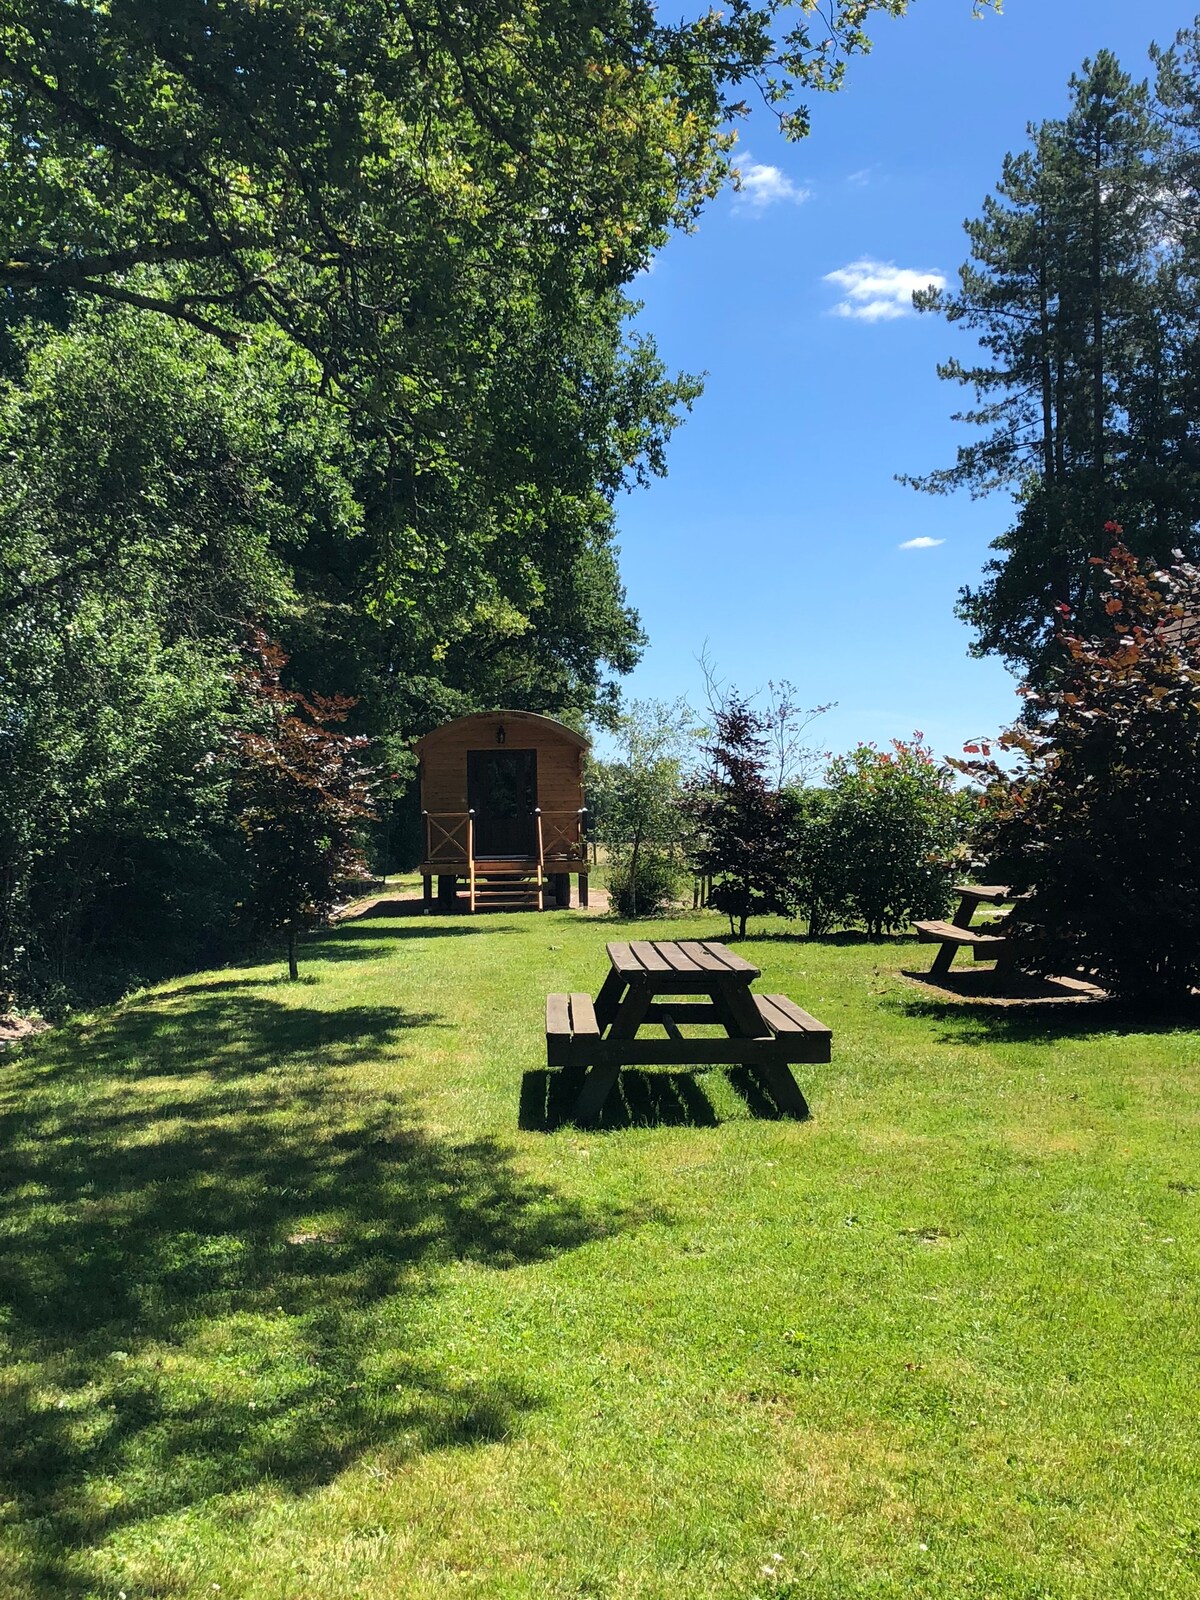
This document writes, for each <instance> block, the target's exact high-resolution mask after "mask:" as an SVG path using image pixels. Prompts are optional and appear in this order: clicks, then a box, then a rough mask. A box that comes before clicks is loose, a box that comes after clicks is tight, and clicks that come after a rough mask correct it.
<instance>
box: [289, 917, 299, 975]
mask: <svg viewBox="0 0 1200 1600" xmlns="http://www.w3.org/2000/svg"><path fill="white" fill-rule="evenodd" d="M299 976H300V968H299V967H298V966H297V965H296V930H295V928H289V929H288V977H289V978H290V979H291V980H292V982H293V983H294V982H295V981H296V979H297V978H298V977H299Z"/></svg>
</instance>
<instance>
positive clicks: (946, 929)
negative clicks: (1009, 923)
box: [916, 883, 1013, 977]
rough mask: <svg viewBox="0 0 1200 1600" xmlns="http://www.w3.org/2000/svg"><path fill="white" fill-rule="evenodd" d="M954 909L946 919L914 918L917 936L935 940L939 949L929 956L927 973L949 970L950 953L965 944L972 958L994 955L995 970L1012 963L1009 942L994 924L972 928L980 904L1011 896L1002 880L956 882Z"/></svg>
mask: <svg viewBox="0 0 1200 1600" xmlns="http://www.w3.org/2000/svg"><path fill="white" fill-rule="evenodd" d="M954 892H955V894H956V895H957V896H958V910H957V911H956V912H955V913H954V917H953V920H952V921H950V922H918V923H917V924H916V929H917V937H918V938H919V939H920V940H921V941H922V943H925V944H938V945H940V946H941V949H940V950H939V951H938V953H937V955H936V956H934V958H933V965H932V966H931V967H930V969H929V972H930V976H931V977H935V976H936V977H941V976H942V975H943V974H944V973H947V972H949V970H950V965H951V963H952V962H953V960H954V957H955V956H956V955H957V954H958V952H959V951H960V950H961V949H963V948H964V947H966V948H969V949H970V950H971V952H972V954H973V955H974V957H975V960H976V961H987V960H990V959H991V958H993V957H994V958H995V961H996V970H997V972H1003V971H1005V970H1006V969H1007V968H1008V967H1009V966H1011V965H1012V949H1011V942H1010V941H1009V940H1008V939H1007V938H1005V936H1004V934H1003V933H997V932H996V931H995V929H994V927H992V928H989V927H986V926H985V927H980V928H973V927H972V926H971V923H972V921H973V920H974V917H975V913H976V911H977V910H978V909H979V907H980V906H981V905H993V906H1000V905H1004V903H1005V902H1006V901H1009V900H1011V899H1012V898H1013V895H1012V891H1011V890H1010V889H1009V887H1008V885H1007V884H1003V883H956V884H955V885H954Z"/></svg>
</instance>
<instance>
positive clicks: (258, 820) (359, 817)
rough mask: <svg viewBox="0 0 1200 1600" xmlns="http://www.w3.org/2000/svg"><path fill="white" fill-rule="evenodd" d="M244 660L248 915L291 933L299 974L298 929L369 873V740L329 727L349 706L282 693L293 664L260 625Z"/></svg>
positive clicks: (238, 737)
mask: <svg viewBox="0 0 1200 1600" xmlns="http://www.w3.org/2000/svg"><path fill="white" fill-rule="evenodd" d="M247 655H248V657H249V659H248V662H247V664H246V666H245V667H244V668H243V669H242V671H241V672H240V673H239V674H238V688H239V690H240V692H241V693H242V695H244V696H245V697H246V699H247V700H248V701H249V703H250V705H249V717H248V722H249V726H246V727H241V728H238V729H237V730H236V732H235V734H234V741H235V744H236V746H237V753H238V765H237V771H236V774H235V777H234V780H233V793H232V803H233V806H234V810H235V813H236V816H237V820H238V825H239V827H240V828H241V830H242V833H243V834H244V835H245V839H246V844H247V847H248V849H249V854H250V859H251V862H252V879H251V889H250V893H249V895H248V897H247V900H246V903H245V910H246V913H247V916H248V918H249V920H250V922H251V924H252V925H253V926H254V927H256V928H259V929H262V930H264V931H273V930H275V929H285V930H286V932H287V936H288V965H289V971H290V976H291V977H293V978H295V977H296V935H297V933H298V932H299V931H300V930H301V929H304V928H312V927H315V926H317V924H318V923H320V922H323V921H324V920H325V918H326V917H328V915H329V913H330V912H331V911H332V910H333V908H334V906H335V905H336V903H337V900H338V895H339V890H342V889H344V886H345V884H346V882H347V881H348V880H351V879H354V878H363V877H365V876H366V875H367V865H366V860H365V858H364V856H363V853H362V849H361V844H360V839H359V835H360V831H361V826H362V823H363V822H364V820H365V819H366V818H368V817H371V816H373V815H374V806H373V804H372V800H371V788H372V785H371V779H372V777H373V774H372V773H371V772H370V771H369V770H368V768H366V767H365V766H364V765H363V762H362V759H361V757H362V753H363V750H364V747H365V746H366V744H367V740H366V738H365V737H363V736H362V735H361V734H360V735H354V734H345V733H340V732H334V731H332V729H331V728H330V724H331V723H335V722H344V721H345V719H346V716H347V714H348V713H349V711H350V710H351V708H352V705H353V702H352V701H349V700H347V699H346V698H345V697H344V696H341V695H332V696H326V695H313V696H311V697H307V696H305V695H300V694H297V693H295V692H294V691H293V690H289V689H285V688H284V686H283V683H282V680H281V674H282V672H283V669H284V667H285V666H286V665H287V659H288V658H287V656H286V655H285V654H284V652H283V651H282V649H281V648H280V647H279V645H278V644H276V643H275V642H274V641H273V640H271V639H269V638H268V637H267V635H266V634H265V633H264V632H263V631H262V629H261V628H255V629H252V630H251V632H250V636H249V639H248V642H247Z"/></svg>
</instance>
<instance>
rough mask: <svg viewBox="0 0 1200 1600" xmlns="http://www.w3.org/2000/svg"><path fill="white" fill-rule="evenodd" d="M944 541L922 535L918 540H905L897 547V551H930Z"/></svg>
mask: <svg viewBox="0 0 1200 1600" xmlns="http://www.w3.org/2000/svg"><path fill="white" fill-rule="evenodd" d="M945 542H946V541H945V539H931V538H930V537H929V535H928V534H927V533H923V534H922V535H921V537H920V538H919V539H905V541H904V543H903V544H901V545H897V546H896V548H897V549H898V550H932V549H933V548H934V547H935V546H936V545H939V544H945Z"/></svg>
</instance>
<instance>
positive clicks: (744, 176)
mask: <svg viewBox="0 0 1200 1600" xmlns="http://www.w3.org/2000/svg"><path fill="white" fill-rule="evenodd" d="M733 170H734V171H735V172H736V173H737V176H738V183H739V185H740V187H739V189H738V191H737V193H736V194H735V195H734V197H733V203H734V205H735V206H736V207H737V208H738V210H739V211H765V210H766V208H767V207H768V206H773V205H776V204H778V202H779V201H781V200H791V201H792V202H793V203H794V204H796V205H799V204H800V203H801V202H802V201H804V200H807V199H808V197H809V194H810V192H811V191H810V190H808V189H802V188H801V187H800V185H799V184H797V183H793V182H792V180H791V179H790V178H789V177H788V175H787V173H786V172H784V171H783V170H782V168H780V167H768V166H767V165H766V164H765V163H764V162H762V161H755V159H754V157H753V156H752V155H751V154H750V152H749V151H748V150H747V151H746V153H745V155H740V156H737V157H736V158H735V160H734V163H733Z"/></svg>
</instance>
